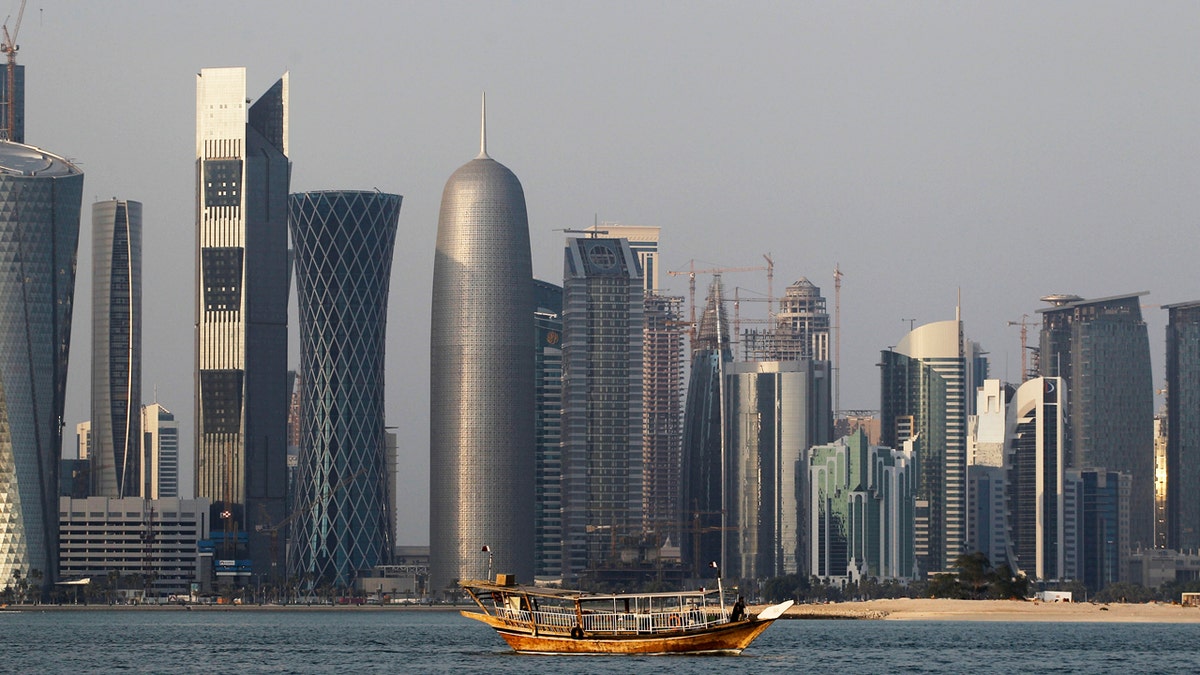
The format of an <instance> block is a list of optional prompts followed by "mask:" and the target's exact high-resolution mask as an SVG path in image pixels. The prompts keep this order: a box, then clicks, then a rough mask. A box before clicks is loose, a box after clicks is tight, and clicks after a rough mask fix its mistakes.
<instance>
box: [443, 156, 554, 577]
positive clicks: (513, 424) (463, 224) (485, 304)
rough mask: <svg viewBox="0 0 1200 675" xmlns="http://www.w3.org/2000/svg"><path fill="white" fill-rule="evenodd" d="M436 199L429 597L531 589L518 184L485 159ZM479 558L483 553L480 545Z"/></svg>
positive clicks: (529, 369) (529, 273)
mask: <svg viewBox="0 0 1200 675" xmlns="http://www.w3.org/2000/svg"><path fill="white" fill-rule="evenodd" d="M486 138H487V136H486V134H481V143H480V146H481V147H480V152H479V156H478V157H476V158H475V159H473V160H471V161H470V162H467V163H466V164H465V165H463V166H462V167H460V168H459V169H458V170H457V171H455V172H454V174H452V175H451V176H450V179H449V180H447V181H446V187H445V190H444V191H443V192H442V207H441V214H440V216H439V217H438V233H437V252H436V257H435V260H434V267H433V310H432V330H431V338H432V340H431V347H430V410H429V427H430V429H429V441H430V449H429V452H430V525H429V527H430V532H429V544H430V545H429V575H430V579H429V589H430V591H431V592H433V593H442V592H444V591H446V590H447V589H448V588H449V587H451V586H452V585H453V583H454V580H455V579H467V578H475V577H482V576H484V575H486V574H487V573H488V566H489V558H491V559H492V563H493V569H494V571H496V572H503V573H509V574H515V575H517V577H518V579H520V580H521V581H522V582H524V583H529V582H532V581H533V560H534V536H533V532H534V507H533V503H534V482H535V469H534V429H533V428H534V405H533V398H534V397H533V393H534V374H533V368H534V364H533V349H532V344H531V340H532V337H533V321H532V316H531V308H532V307H533V296H532V292H533V291H532V288H533V284H532V279H533V265H532V262H531V260H530V252H529V223H528V219H527V216H526V212H525V193H524V191H523V190H522V189H521V183H520V181H518V180H517V177H516V176H514V175H513V173H512V171H509V170H508V169H507V168H506V167H505V166H504V165H502V164H500V163H499V162H497V161H495V160H494V159H492V158H491V157H488V155H487V144H486ZM485 546H486V547H488V548H489V549H490V551H485V550H484V547H485Z"/></svg>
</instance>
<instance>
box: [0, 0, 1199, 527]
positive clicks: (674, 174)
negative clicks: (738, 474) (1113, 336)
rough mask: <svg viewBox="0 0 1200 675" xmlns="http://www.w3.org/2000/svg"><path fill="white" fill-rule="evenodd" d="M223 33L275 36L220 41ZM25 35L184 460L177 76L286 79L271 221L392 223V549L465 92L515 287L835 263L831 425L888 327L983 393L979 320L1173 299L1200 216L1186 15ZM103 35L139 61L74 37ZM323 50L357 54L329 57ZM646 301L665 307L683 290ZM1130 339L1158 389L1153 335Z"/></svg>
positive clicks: (407, 506)
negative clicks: (639, 238) (300, 205)
mask: <svg viewBox="0 0 1200 675" xmlns="http://www.w3.org/2000/svg"><path fill="white" fill-rule="evenodd" d="M235 8H236V11H237V12H238V15H239V16H241V17H242V18H243V23H242V24H241V25H243V26H253V25H271V26H273V30H272V31H271V35H270V36H259V35H255V36H254V37H253V38H251V35H250V33H249V31H248V30H230V29H229V27H228V24H227V22H226V21H225V18H224V17H226V16H228V15H229V13H230V12H232V11H234V10H235ZM32 9H33V8H30V10H29V11H28V12H27V14H26V16H25V22H24V24H23V26H22V30H21V47H22V49H21V51H20V53H19V54H18V62H19V63H20V64H21V65H23V66H26V67H27V70H26V71H25V74H26V113H27V115H26V140H27V142H29V143H31V144H34V145H37V146H39V147H44V148H48V149H51V150H53V151H55V152H58V153H60V154H63V155H65V156H67V157H68V158H72V159H75V160H78V162H79V164H80V166H81V168H83V170H84V171H85V172H86V174H87V178H86V184H85V186H84V199H85V207H86V204H87V203H89V202H94V201H99V200H102V199H107V198H109V197H111V196H116V197H118V198H120V199H133V200H137V201H141V202H143V203H144V204H145V216H144V234H143V237H144V246H145V263H144V267H143V276H144V280H145V297H144V300H143V309H144V313H145V324H144V325H145V335H144V338H143V345H144V354H143V382H142V387H143V390H144V392H146V395H147V396H146V398H147V399H148V398H149V394H150V392H151V391H152V390H157V391H158V392H159V395H158V396H157V397H156V398H158V399H160V400H161V402H162V403H163V404H164V405H166V406H167V407H169V408H171V409H172V410H174V411H176V412H177V415H178V417H179V423H180V431H181V433H180V436H181V446H182V447H181V453H182V454H183V455H184V456H185V457H186V458H190V457H191V453H192V447H191V446H192V430H193V423H194V420H192V407H193V404H194V402H193V395H192V381H193V380H192V378H193V376H192V372H191V368H190V366H189V364H190V363H191V362H192V359H193V354H192V350H193V348H194V347H193V346H192V345H193V340H192V336H191V333H192V330H193V327H192V320H191V315H190V308H191V306H192V305H193V300H192V298H193V297H194V293H195V289H194V275H193V274H192V273H191V272H193V271H194V261H193V259H192V257H193V255H194V253H193V241H194V227H195V224H194V223H195V215H194V187H195V186H194V181H195V178H194V166H193V164H192V160H193V158H192V157H190V156H189V155H188V147H187V146H188V144H189V143H190V142H191V140H192V138H193V137H194V128H193V124H194V117H193V111H194V98H193V97H194V88H193V83H192V82H191V81H190V80H191V79H192V78H193V75H194V73H195V72H197V71H198V70H199V69H201V68H204V67H209V66H218V65H244V66H246V67H247V69H248V72H249V77H250V82H248V90H249V91H251V92H257V91H262V90H264V89H266V87H267V86H269V84H270V82H272V81H273V80H274V78H276V77H278V74H279V73H281V72H284V71H290V72H291V75H292V78H293V82H292V96H291V119H290V124H291V130H290V134H291V137H292V139H293V143H292V145H293V147H292V152H291V153H289V154H290V156H291V158H292V160H293V180H292V191H293V192H302V191H306V190H312V189H372V188H375V187H377V188H379V189H381V190H384V191H388V192H396V193H400V194H403V195H405V209H404V213H403V214H402V215H401V218H400V236H401V237H404V240H405V241H406V246H403V247H400V248H398V250H397V254H396V255H397V257H396V260H395V263H396V265H395V273H394V275H393V280H392V287H391V289H392V294H391V296H392V298H393V300H392V302H391V304H390V307H389V323H390V324H391V326H392V330H390V331H389V338H388V362H387V364H386V368H387V372H388V377H387V419H388V424H389V425H398V426H399V427H400V428H398V429H397V433H398V436H399V447H400V461H401V462H402V464H403V465H404V466H406V467H409V469H406V471H405V476H406V477H407V476H412V478H411V480H406V481H405V482H404V483H402V485H401V490H400V492H401V495H402V499H401V502H400V506H399V508H400V511H399V515H400V518H401V520H400V530H399V537H398V539H399V541H400V542H405V543H422V542H424V541H426V540H427V538H428V530H427V524H426V523H427V522H428V503H429V502H428V488H427V485H428V445H427V444H428V436H427V434H428V419H427V415H428V400H427V397H426V393H425V392H424V391H423V387H422V386H421V384H420V383H422V382H424V381H427V377H428V367H429V364H428V361H427V360H425V359H424V358H423V356H422V355H423V354H427V353H428V339H429V331H428V325H427V323H426V320H427V317H428V316H429V289H430V286H431V279H432V256H431V255H430V252H431V251H432V250H433V248H434V244H433V241H434V237H435V233H436V223H437V206H438V200H439V198H440V194H441V187H442V183H443V182H444V180H445V178H446V176H447V175H449V174H450V172H452V171H453V170H454V169H455V168H456V167H458V166H459V165H460V164H461V163H462V160H463V159H464V158H465V157H469V156H470V155H468V154H467V153H473V149H474V145H475V143H476V139H475V134H476V133H477V128H478V119H477V114H478V109H477V101H478V96H479V92H480V91H481V90H487V91H488V92H489V94H490V96H491V98H492V107H491V108H492V109H491V111H490V114H491V117H492V119H491V120H490V123H491V129H492V134H491V138H490V139H489V141H490V143H491V145H492V146H493V152H494V154H495V155H496V156H499V157H503V158H504V160H505V164H506V165H507V166H509V167H510V168H511V169H512V170H513V171H514V173H516V174H517V175H518V176H520V177H521V181H522V183H523V185H524V187H525V191H526V195H527V200H528V204H529V215H530V234H531V243H532V248H533V265H534V275H535V276H536V277H538V278H540V279H544V280H547V281H550V282H553V283H561V278H560V277H561V272H560V271H559V269H560V264H561V258H560V256H561V251H562V246H563V243H564V236H563V233H561V232H555V231H554V230H555V229H557V228H581V227H583V226H586V225H590V224H592V223H593V222H594V221H595V220H596V219H599V220H605V221H615V222H622V223H628V224H638V225H652V226H659V227H662V228H663V229H662V241H661V245H660V261H661V263H660V264H661V265H664V266H666V269H670V270H680V269H684V268H685V267H686V266H687V263H688V260H689V259H693V258H694V259H696V260H697V261H698V265H697V266H698V267H699V266H701V265H700V263H699V261H707V262H705V263H704V264H703V266H704V267H711V266H743V265H757V264H759V262H760V261H761V255H762V254H763V253H770V254H771V255H772V256H773V258H774V259H775V261H776V267H777V269H776V279H775V287H776V295H777V296H779V295H781V294H782V292H781V289H783V288H785V287H786V286H787V285H788V284H790V283H792V282H793V281H795V280H796V279H798V278H799V277H802V276H803V277H807V278H809V279H810V280H812V281H813V282H814V283H815V284H816V285H817V286H819V287H821V290H822V294H823V295H824V296H825V297H826V298H828V299H829V300H830V302H831V303H832V302H833V292H832V271H833V267H834V265H835V264H837V265H840V268H841V270H842V271H843V272H844V273H845V278H844V280H843V288H842V308H841V309H842V312H841V316H842V329H843V330H842V336H841V360H842V372H841V377H840V381H841V396H840V400H841V403H842V407H843V408H846V409H853V408H869V409H878V407H879V400H878V399H879V372H878V369H877V368H875V367H874V365H873V364H874V363H876V362H877V361H878V357H879V352H880V351H881V350H883V349H886V348H887V347H888V346H889V345H894V344H895V343H896V342H897V341H898V340H900V339H901V338H902V337H903V336H904V335H905V334H906V333H907V332H908V328H909V326H908V323H909V320H910V319H915V320H916V322H917V324H918V325H919V324H923V323H931V322H934V321H939V320H947V319H950V318H952V317H953V312H954V307H955V304H956V297H957V294H958V291H959V289H960V288H961V290H962V296H963V321H964V326H965V331H966V333H967V335H968V337H969V338H970V339H972V340H974V341H977V342H979V343H980V344H981V346H982V348H983V349H984V350H986V351H988V352H990V354H989V356H990V358H991V359H992V371H993V373H994V374H995V375H996V376H997V377H1001V378H1004V379H1008V380H1016V379H1017V378H1018V375H1019V370H1020V362H1021V356H1020V347H1019V344H1020V343H1019V331H1018V329H1017V328H1015V327H1009V326H1007V325H1006V322H1007V321H1014V320H1016V321H1019V320H1021V318H1022V315H1023V314H1028V315H1029V319H1028V320H1029V321H1035V318H1034V317H1035V310H1037V309H1039V308H1041V307H1043V306H1044V305H1043V304H1042V303H1040V302H1038V298H1039V297H1041V296H1043V295H1046V294H1049V293H1073V294H1078V295H1080V296H1083V297H1107V296H1112V295H1117V294H1122V293H1127V292H1132V291H1138V290H1142V289H1148V290H1150V291H1151V294H1150V296H1148V298H1146V301H1147V302H1148V303H1152V304H1153V305H1159V304H1169V303H1178V302H1186V301H1190V300H1194V299H1196V298H1200V284H1198V283H1197V282H1196V280H1194V278H1193V277H1194V275H1188V270H1189V265H1190V261H1189V259H1188V255H1187V254H1188V247H1186V246H1181V245H1179V244H1180V243H1183V242H1187V241H1188V238H1189V236H1194V235H1193V233H1192V230H1193V229H1194V228H1193V227H1189V226H1190V225H1191V223H1190V222H1188V219H1189V216H1191V215H1192V214H1194V213H1196V212H1197V210H1198V209H1197V206H1200V204H1198V200H1200V197H1198V195H1197V194H1196V191H1195V190H1194V187H1195V185H1196V184H1197V179H1198V178H1200V167H1198V166H1197V164H1196V162H1195V161H1194V159H1193V158H1194V157H1195V156H1196V155H1197V150H1198V149H1200V132H1198V130H1197V128H1196V126H1195V125H1194V123H1193V121H1194V119H1195V117H1196V112H1197V111H1198V109H1200V102H1198V100H1197V98H1198V97H1197V95H1196V94H1195V87H1194V86H1193V83H1194V82H1195V79H1196V77H1195V76H1196V75H1197V74H1198V73H1200V54H1197V53H1196V52H1195V50H1194V49H1192V47H1191V43H1190V40H1191V37H1192V36H1194V35H1195V34H1196V31H1197V28H1198V27H1200V8H1198V7H1196V6H1193V5H1189V4H1185V3H1170V4H1163V5H1154V6H1151V7H1143V6H1140V5H1139V6H1134V5H1132V4H1129V5H1120V4H1104V5H1099V6H1097V5H1095V4H1093V3H1088V4H1084V3H1064V4H1062V5H1054V6H1050V7H1043V6H1041V5H1038V4H1036V3H1005V4H1003V5H1000V4H996V5H985V6H971V7H957V6H956V7H953V8H952V9H951V10H946V8H945V7H944V6H934V5H916V4H914V5H902V6H898V7H888V6H883V7H881V6H875V5H872V6H866V5H859V4H850V5H837V6H814V7H796V8H792V7H788V8H781V7H778V6H773V5H768V4H763V3H758V4H752V5H750V7H749V8H746V7H744V6H739V7H738V8H736V9H735V8H732V7H728V8H727V7H721V6H716V5H705V6H701V7H699V8H696V7H694V6H689V8H688V11H686V12H679V11H677V8H675V7H674V6H671V5H662V6H654V7H642V6H640V5H636V4H632V3H630V4H622V5H606V6H605V7H604V8H589V7H560V6H557V5H553V4H550V3H536V4H526V5H520V6H515V7H488V6H475V5H469V4H461V5H449V6H442V5H433V6H428V7H425V6H405V5H401V6H387V5H384V6H368V5H365V4H359V5H352V6H350V7H348V8H344V9H343V8H340V9H339V10H338V11H336V12H333V11H331V10H330V9H329V8H328V7H323V6H320V5H316V4H315V3H313V4H310V3H301V4H294V3H281V2H264V3H254V4H252V5H250V6H248V7H241V6H240V5H237V4H236V3H220V2H218V3H214V4H211V5H207V6H205V7H204V8H199V7H190V6H173V5H167V6H162V7H159V6H150V7H139V6H136V5H134V4H133V3H128V4H117V5H113V4H108V3H104V4H96V5H95V6H92V5H82V6H80V5H68V4H65V3H53V2H47V3H45V4H44V5H43V6H42V7H39V8H38V9H39V10H40V11H38V12H33V11H32ZM1081 10H1082V11H1081ZM137 29H141V30H137ZM115 32H119V33H121V34H129V35H135V36H136V37H135V38H131V39H127V40H120V41H111V40H106V41H103V42H101V41H100V40H99V39H98V36H101V35H112V34H114V33H115ZM700 36H705V37H700ZM312 45H319V46H318V47H313V46H312ZM330 45H333V46H336V45H355V46H356V49H354V50H348V49H343V50H339V51H337V52H336V54H335V56H336V58H328V56H329V54H328V53H327V50H328V49H330V48H331V47H330ZM79 64H88V67H86V68H81V67H79ZM97 73H117V74H121V75H123V76H124V77H97V76H96V74H97ZM381 83H382V86H380V85H381ZM81 102H82V104H83V105H85V106H86V109H87V115H84V116H80V115H79V113H78V111H79V109H80V105H81ZM129 139H137V141H136V143H130V141H129ZM347 148H351V149H354V151H353V152H347V151H346V150H347ZM364 149H365V150H364ZM1147 226H1148V229H1146V228H1147ZM85 227H86V224H85ZM1139 228H1140V231H1139ZM82 239H83V241H81V244H82V245H81V246H80V250H79V260H80V268H79V270H78V275H79V276H81V277H82V278H83V279H85V280H86V279H89V278H90V269H89V267H90V255H91V253H90V248H89V246H88V245H87V242H89V241H90V237H88V236H87V235H86V234H84V235H83V237H82ZM1185 275H1186V276H1185ZM725 283H726V288H727V289H728V294H729V295H730V296H732V293H733V289H734V287H735V286H741V287H743V288H751V289H755V290H757V291H760V292H765V290H766V289H765V280H764V279H763V275H761V274H760V273H752V274H738V275H727V276H726V278H725ZM706 285H707V279H704V278H702V279H701V280H700V281H699V282H698V287H700V288H704V287H706ZM664 286H665V287H666V290H667V291H668V292H670V293H672V294H675V295H686V279H684V278H681V277H664ZM77 290H78V291H79V292H77V293H76V305H77V307H76V310H77V311H78V312H83V313H84V314H81V316H87V315H88V314H87V313H89V312H90V302H89V297H88V294H87V293H86V292H84V290H83V289H77ZM831 309H832V308H831ZM295 312H296V304H295V302H293V303H292V304H291V314H292V317H293V318H292V320H291V321H290V323H291V324H292V325H296V320H295ZM831 313H832V312H831ZM1143 314H1144V315H1145V317H1146V320H1147V323H1148V324H1149V333H1150V341H1151V359H1152V363H1153V366H1154V371H1153V372H1154V385H1155V386H1156V387H1157V386H1160V385H1161V383H1162V379H1163V377H1164V370H1163V363H1164V346H1163V339H1164V337H1163V336H1164V329H1165V325H1166V312H1165V311H1163V310H1158V309H1152V308H1144V310H1143ZM74 329H75V330H74V332H73V336H72V341H73V343H74V346H75V349H74V350H73V352H74V357H75V358H73V359H72V363H71V367H70V374H69V380H68V387H69V391H68V401H67V416H66V419H65V422H66V423H67V425H68V428H70V427H73V425H74V424H75V423H76V422H79V421H82V420H84V419H86V418H87V417H88V412H87V407H88V403H87V391H88V387H89V386H90V385H89V378H88V372H89V367H90V364H89V363H88V361H89V359H88V358H87V357H86V356H85V354H84V352H85V351H86V350H81V349H80V346H81V345H85V344H87V343H88V340H89V336H88V333H87V326H86V322H79V321H77V322H75V326H74ZM289 335H290V339H291V341H292V348H291V349H290V353H289V365H290V366H291V367H295V366H296V365H297V364H298V354H299V352H298V348H297V347H296V339H297V338H296V330H295V329H294V328H289ZM405 354H411V355H413V356H414V358H411V359H410V358H404V355H405ZM144 402H146V403H149V402H151V401H149V400H147V401H144ZM1156 407H1157V403H1156ZM182 464H183V467H184V468H185V470H186V471H187V475H185V476H181V481H182V484H183V485H184V486H185V490H189V489H190V488H188V487H187V486H190V485H191V474H190V468H191V462H190V460H189V459H184V460H183V461H182Z"/></svg>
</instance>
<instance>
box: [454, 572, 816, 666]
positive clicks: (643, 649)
mask: <svg viewBox="0 0 1200 675" xmlns="http://www.w3.org/2000/svg"><path fill="white" fill-rule="evenodd" d="M459 585H460V586H461V587H462V588H463V589H464V590H465V591H466V592H467V594H469V595H470V596H471V599H472V600H474V601H475V604H476V605H478V606H479V611H476V610H464V611H463V612H462V615H463V616H465V617H467V618H470V619H475V620H476V621H480V622H482V623H485V624H487V625H489V626H491V627H492V628H493V629H495V631H496V632H497V633H499V634H500V637H502V638H504V641H505V642H507V643H508V645H509V646H510V647H512V648H513V650H515V651H517V652H518V653H522V654H740V653H741V652H742V650H743V649H745V648H746V647H747V646H749V645H750V643H751V642H753V641H754V639H755V638H757V637H758V636H759V635H761V634H762V632H763V631H765V630H766V629H767V628H768V627H769V626H770V625H771V624H772V623H774V622H775V620H776V619H778V618H779V617H780V616H781V615H782V614H783V613H784V611H785V610H787V608H788V607H791V606H792V601H791V600H788V601H786V602H783V603H780V604H778V605H772V606H770V607H767V608H766V609H764V610H763V611H762V612H760V613H759V614H758V615H757V616H738V617H735V616H732V615H733V614H734V612H733V611H732V610H733V608H732V607H727V606H725V605H724V603H723V602H722V601H721V598H720V591H703V590H700V591H680V592H676V593H586V592H583V591H576V590H565V589H555V588H541V587H536V586H518V585H516V584H514V583H511V580H510V579H508V578H506V575H497V580H496V583H492V582H488V581H478V580H468V581H462V582H459ZM714 596H716V597H714Z"/></svg>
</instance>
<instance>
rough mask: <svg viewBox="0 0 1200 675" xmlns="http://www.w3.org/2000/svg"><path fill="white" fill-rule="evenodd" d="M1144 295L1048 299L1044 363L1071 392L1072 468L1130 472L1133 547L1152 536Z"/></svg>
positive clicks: (1047, 374)
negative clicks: (1142, 300)
mask: <svg viewBox="0 0 1200 675" xmlns="http://www.w3.org/2000/svg"><path fill="white" fill-rule="evenodd" d="M1143 295H1146V293H1145V292H1141V293H1133V294H1129V295H1121V296H1114V297H1109V298H1100V299H1096V300H1085V299H1083V298H1080V297H1078V296H1071V295H1051V296H1046V297H1045V298H1043V300H1045V301H1046V302H1049V303H1051V304H1052V305H1053V307H1049V308H1044V309H1039V310H1038V312H1039V313H1040V314H1041V315H1042V331H1041V338H1040V342H1041V348H1040V364H1041V365H1040V368H1041V374H1042V375H1043V376H1045V377H1061V378H1062V379H1063V383H1064V385H1065V387H1066V390H1067V424H1068V431H1067V438H1066V446H1067V447H1066V456H1067V465H1068V466H1069V467H1071V468H1076V469H1104V470H1107V471H1118V472H1122V473H1125V474H1128V475H1129V477H1130V479H1131V481H1132V484H1131V490H1132V492H1131V494H1130V508H1131V509H1132V510H1131V512H1130V526H1129V527H1130V530H1129V533H1130V537H1131V539H1130V540H1129V542H1128V543H1129V545H1131V546H1133V547H1143V548H1149V547H1151V546H1153V541H1154V433H1153V429H1152V424H1153V421H1154V386H1153V383H1152V379H1151V370H1150V338H1149V334H1148V333H1147V330H1146V322H1145V321H1143V320H1142V311H1141V306H1140V303H1141V297H1142V296H1143Z"/></svg>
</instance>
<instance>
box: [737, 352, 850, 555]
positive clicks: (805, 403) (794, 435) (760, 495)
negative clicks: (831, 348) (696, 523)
mask: <svg viewBox="0 0 1200 675" xmlns="http://www.w3.org/2000/svg"><path fill="white" fill-rule="evenodd" d="M725 380H726V383H725V387H726V395H725V402H724V403H725V414H724V418H725V420H726V422H727V426H726V429H725V438H726V440H725V447H726V453H725V468H724V474H725V475H724V481H723V490H725V492H726V497H725V508H724V511H725V512H726V513H725V519H724V520H725V522H724V524H723V525H722V531H723V532H724V534H725V536H724V537H723V538H722V539H723V541H724V555H723V556H722V563H721V569H722V570H723V572H724V574H725V576H727V577H728V578H730V579H763V578H769V577H776V576H782V575H785V574H801V575H805V574H806V573H808V572H809V570H808V569H807V562H808V561H807V557H808V556H807V555H806V553H807V551H808V548H807V543H808V542H807V535H808V529H807V528H806V527H804V524H805V523H806V518H805V501H806V498H807V495H808V475H807V474H808V472H807V470H806V468H805V465H804V453H805V452H806V451H808V449H809V448H811V447H813V446H814V445H820V444H823V443H828V442H830V440H832V435H833V412H832V409H831V401H830V395H831V392H832V383H831V380H832V378H831V374H830V372H829V362H828V361H814V360H813V359H807V358H805V359H796V360H792V361H742V362H737V363H732V364H730V365H729V366H728V367H727V369H726V375H725Z"/></svg>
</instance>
